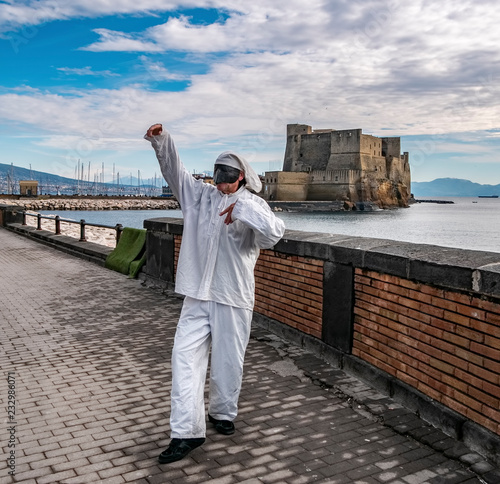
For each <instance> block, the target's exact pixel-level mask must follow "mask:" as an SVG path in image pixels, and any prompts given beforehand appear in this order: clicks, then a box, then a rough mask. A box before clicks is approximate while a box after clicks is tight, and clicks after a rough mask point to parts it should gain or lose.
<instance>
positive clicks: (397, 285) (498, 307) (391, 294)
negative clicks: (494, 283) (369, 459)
mask: <svg viewBox="0 0 500 484" xmlns="http://www.w3.org/2000/svg"><path fill="white" fill-rule="evenodd" d="M354 294H355V303H354V341H353V354H354V355H355V356H358V357H359V358H361V359H363V360H365V361H367V362H368V363H370V364H372V365H374V366H376V367H378V368H380V369H382V370H384V371H385V372H387V373H389V374H390V375H393V376H394V377H396V378H398V379H400V380H402V381H404V382H406V383H408V384H409V385H411V386H413V387H414V388H416V389H417V390H419V391H421V392H422V393H424V394H425V395H428V396H429V397H431V398H433V399H434V400H436V401H438V402H440V403H442V404H444V405H446V406H447V407H449V408H452V409H453V410H455V411H456V412H458V413H460V414H462V415H463V416H465V417H467V418H469V419H471V420H473V421H474V422H477V423H478V424H480V425H482V426H483V427H486V428H487V429H489V430H491V431H493V432H495V433H496V434H500V304H499V301H498V300H495V299H493V298H484V297H483V298H480V297H476V296H472V295H469V294H467V293H461V292H455V291H451V290H445V289H439V288H437V287H432V286H430V285H426V284H419V283H415V282H412V281H409V280H407V279H404V278H400V277H396V276H391V275H387V274H381V273H379V272H374V271H369V270H363V269H356V270H355V288H354Z"/></svg>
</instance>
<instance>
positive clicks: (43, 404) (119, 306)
mask: <svg viewBox="0 0 500 484" xmlns="http://www.w3.org/2000/svg"><path fill="white" fill-rule="evenodd" d="M0 295H1V301H0V321H1V335H2V338H1V343H2V352H1V355H0V363H1V365H0V366H1V371H2V377H1V384H0V392H1V394H0V400H1V405H0V412H2V413H3V415H2V423H3V425H2V432H1V436H2V441H1V444H0V447H1V448H2V453H3V457H2V460H1V461H0V484H4V483H11V482H23V483H38V484H44V483H51V482H56V483H64V484H70V483H78V484H80V483H101V482H102V483H109V484H111V483H117V484H118V483H125V482H134V483H150V484H153V483H198V482H202V483H204V482H209V481H210V482H216V483H236V482H245V483H259V482H264V483H297V484H298V483H308V482H321V483H338V484H340V483H359V484H361V483H366V484H376V483H402V484H420V483H431V484H445V483H450V484H455V483H467V484H472V483H478V482H481V480H480V479H479V478H478V477H477V475H476V474H475V473H474V466H476V469H475V470H476V471H477V470H479V471H481V472H482V473H483V474H484V473H485V472H487V471H488V470H490V469H489V468H488V463H487V462H484V461H483V460H482V458H481V457H480V456H479V455H478V454H475V453H474V452H472V451H470V450H468V449H466V448H465V447H464V446H463V445H462V444H459V443H457V442H454V441H453V440H452V439H449V438H448V437H446V436H445V435H444V434H442V433H441V432H440V431H437V430H435V429H433V428H432V427H430V426H428V425H426V424H425V423H424V422H422V421H420V420H419V419H417V418H416V417H415V416H413V415H411V414H409V412H405V410H404V409H403V408H402V407H400V406H398V405H397V404H393V403H391V402H390V401H388V399H387V398H385V397H382V396H381V395H378V394H377V393H376V392H374V391H372V390H370V389H369V387H367V386H366V385H365V384H363V383H362V382H359V381H356V380H355V379H353V378H352V377H349V376H348V375H345V374H344V373H343V372H341V371H340V370H338V369H335V368H331V367H329V366H328V365H327V364H326V363H324V362H322V361H321V360H319V359H318V358H316V357H315V356H314V355H312V354H309V353H307V352H306V351H304V350H302V349H300V348H297V347H294V346H292V345H290V344H288V343H287V342H285V341H282V340H280V339H278V338H277V337H275V336H273V335H271V334H269V333H267V332H265V331H263V330H262V329H259V328H254V330H253V332H252V338H251V341H250V344H249V348H248V352H247V357H246V367H245V376H244V382H243V389H242V393H241V399H240V414H239V415H238V417H237V420H236V422H235V423H236V433H235V434H234V435H232V436H230V437H227V436H222V435H219V434H217V433H216V432H215V430H214V429H213V427H212V426H211V425H208V431H207V432H208V434H207V441H206V443H205V445H203V446H202V447H200V448H198V449H196V450H194V451H193V452H192V453H191V454H190V455H189V456H188V457H187V458H186V459H184V460H182V461H179V462H176V463H174V464H170V465H159V464H158V463H157V460H156V458H157V456H158V454H159V453H160V452H161V451H162V450H163V449H164V448H165V447H166V446H167V445H168V442H169V422H168V416H169V391H170V351H171V347H172V342H173V336H174V331H175V325H176V321H177V318H178V314H179V311H180V306H181V300H180V299H178V298H175V297H172V296H170V297H167V296H166V295H164V294H161V293H160V292H159V291H155V290H152V289H148V288H146V287H144V286H142V285H141V284H140V282H138V281H137V280H131V279H127V278H126V277H125V276H123V275H121V274H119V273H115V272H112V271H109V270H107V269H104V268H102V267H99V266H97V265H95V264H92V263H90V262H87V261H83V260H80V259H77V258H74V257H72V256H69V255H66V254H64V253H61V252H59V251H56V250H53V249H50V248H47V247H45V246H43V245H41V244H38V243H36V242H34V241H31V240H28V239H25V238H23V237H21V236H19V235H16V234H13V233H11V232H8V231H6V230H5V229H1V228H0ZM9 388H10V389H11V393H10V395H11V396H12V395H13V392H15V400H10V402H8V395H9V391H8V389H9ZM342 389H345V391H343V390H342ZM349 395H350V396H349ZM356 395H357V397H356ZM363 398H364V401H365V402H366V401H369V402H371V404H370V405H365V404H360V403H358V402H361V401H363ZM377 402H379V404H378V403H377ZM377 408H379V411H378V412H377ZM368 410H370V411H368ZM14 411H15V415H14V413H13V412H14ZM388 414H389V417H388ZM382 417H383V418H384V421H382ZM9 418H10V420H9ZM391 418H392V419H393V421H392V425H390V422H391ZM402 428H406V430H407V431H406V432H402V431H401V429H402ZM411 432H414V434H412V433H411ZM417 433H418V434H419V436H420V437H422V436H424V439H422V438H420V441H419V440H416V439H415V436H416V434H417ZM412 435H413V436H412ZM425 438H426V439H427V440H425ZM9 444H10V447H9ZM11 451H15V454H11ZM481 466H482V467H481ZM11 470H15V475H14V476H12V475H9V471H11ZM493 471H494V470H493ZM491 482H493V481H491ZM497 482H499V481H497Z"/></svg>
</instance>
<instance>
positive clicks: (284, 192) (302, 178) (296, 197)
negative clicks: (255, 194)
mask: <svg viewBox="0 0 500 484" xmlns="http://www.w3.org/2000/svg"><path fill="white" fill-rule="evenodd" d="M309 184H310V176H309V174H308V173H296V172H284V171H269V172H266V176H265V182H264V193H263V198H264V199H265V200H286V201H303V200H307V190H308V187H309Z"/></svg>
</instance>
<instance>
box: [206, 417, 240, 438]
mask: <svg viewBox="0 0 500 484" xmlns="http://www.w3.org/2000/svg"><path fill="white" fill-rule="evenodd" d="M208 420H209V421H210V422H211V423H213V424H214V425H215V430H217V432H219V434H224V435H232V434H234V423H233V422H231V421H230V420H217V419H216V418H213V417H212V416H211V415H210V414H208Z"/></svg>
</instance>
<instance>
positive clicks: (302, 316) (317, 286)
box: [174, 235, 324, 338]
mask: <svg viewBox="0 0 500 484" xmlns="http://www.w3.org/2000/svg"><path fill="white" fill-rule="evenodd" d="M181 240H182V236H180V235H176V236H175V237H174V269H175V271H177V261H178V258H179V251H180V247H181ZM323 264H324V262H323V261H321V260H315V259H308V258H305V257H299V256H287V255H285V254H279V253H277V252H274V251H272V250H262V251H261V253H260V257H259V259H258V261H257V264H256V266H255V311H257V312H259V313H260V314H262V315H264V316H267V317H269V318H272V319H275V320H276V321H280V322H281V323H285V324H287V325H288V326H291V327H292V328H296V329H298V330H299V331H302V332H304V333H307V334H310V335H311V336H315V337H316V338H321V331H322V321H323Z"/></svg>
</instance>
